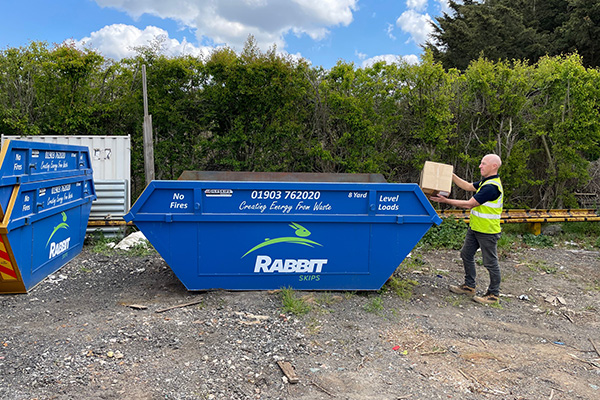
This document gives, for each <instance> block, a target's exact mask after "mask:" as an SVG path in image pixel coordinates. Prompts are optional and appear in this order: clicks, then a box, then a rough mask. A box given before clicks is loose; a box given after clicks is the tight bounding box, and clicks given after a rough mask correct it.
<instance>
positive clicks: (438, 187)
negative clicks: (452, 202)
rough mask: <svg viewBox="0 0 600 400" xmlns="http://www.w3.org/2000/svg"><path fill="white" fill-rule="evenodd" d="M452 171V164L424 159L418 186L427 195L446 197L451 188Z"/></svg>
mask: <svg viewBox="0 0 600 400" xmlns="http://www.w3.org/2000/svg"><path fill="white" fill-rule="evenodd" d="M453 171H454V167H452V165H448V164H440V163H436V162H432V161H425V165H424V166H423V170H422V171H421V181H420V183H419V186H420V187H421V189H422V190H423V192H424V193H425V194H426V195H428V196H437V195H440V196H444V197H448V196H449V195H450V190H451V189H452V173H453Z"/></svg>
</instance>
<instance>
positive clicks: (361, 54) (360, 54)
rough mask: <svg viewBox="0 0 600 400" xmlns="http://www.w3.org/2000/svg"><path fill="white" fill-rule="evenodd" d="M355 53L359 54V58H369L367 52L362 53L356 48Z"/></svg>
mask: <svg viewBox="0 0 600 400" xmlns="http://www.w3.org/2000/svg"><path fill="white" fill-rule="evenodd" d="M354 55H355V56H357V57H358V59H359V60H364V59H365V58H367V55H366V54H365V53H361V52H360V51H358V50H354Z"/></svg>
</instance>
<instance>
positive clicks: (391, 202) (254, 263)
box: [125, 181, 441, 290]
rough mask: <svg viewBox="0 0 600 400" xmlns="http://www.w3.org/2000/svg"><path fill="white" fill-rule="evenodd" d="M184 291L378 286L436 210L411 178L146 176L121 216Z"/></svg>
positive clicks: (433, 218)
mask: <svg viewBox="0 0 600 400" xmlns="http://www.w3.org/2000/svg"><path fill="white" fill-rule="evenodd" d="M125 220H126V221H128V222H129V221H133V222H134V223H135V225H136V226H137V227H138V228H139V229H140V230H141V231H142V232H143V233H144V235H145V236H146V237H147V238H148V240H149V241H150V242H151V243H152V245H153V246H154V247H155V248H156V250H157V251H158V252H159V253H160V254H161V256H162V257H163V258H164V260H165V261H166V262H167V264H169V266H170V267H171V269H172V270H173V271H174V273H175V274H176V275H177V277H178V278H179V279H180V280H181V282H182V283H183V284H184V285H185V286H186V288H187V289H188V290H208V289H217V288H221V289H228V290H265V289H278V288H282V287H291V288H294V289H297V290H378V289H380V288H381V286H382V285H383V284H384V283H385V282H386V280H387V279H388V278H389V277H390V276H391V275H392V273H393V272H394V271H395V270H396V268H397V267H398V265H399V264H400V263H401V262H402V261H403V260H404V258H405V257H406V256H407V255H408V253H409V252H410V251H411V250H412V249H413V247H414V246H415V245H416V244H417V243H418V241H419V240H420V239H421V238H422V237H423V235H424V234H425V233H426V232H427V230H428V229H429V228H430V227H431V226H432V225H433V224H438V225H439V224H440V223H441V219H440V218H439V217H438V215H437V213H436V212H435V210H434V209H433V207H432V206H431V204H430V203H429V201H428V200H427V198H426V197H425V195H424V194H423V192H422V191H421V189H420V188H419V187H418V185H416V184H392V183H330V182H326V183H325V182H266V181H262V182H242V181H225V182H223V181H152V182H151V183H150V184H149V185H148V187H147V188H146V189H145V191H144V192H143V193H142V195H141V196H140V198H139V199H138V201H137V202H136V203H135V204H134V206H133V207H132V209H131V211H130V212H129V213H128V214H127V215H126V216H125Z"/></svg>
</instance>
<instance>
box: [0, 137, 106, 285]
mask: <svg viewBox="0 0 600 400" xmlns="http://www.w3.org/2000/svg"><path fill="white" fill-rule="evenodd" d="M0 162H1V164H0V217H1V222H0V293H26V292H27V291H29V290H30V289H31V288H33V287H34V286H35V285H37V284H38V283H40V282H41V281H42V280H44V279H45V278H46V277H47V276H48V275H50V274H52V273H54V272H56V271H57V270H58V269H60V268H61V267H62V266H63V265H65V264H66V263H67V262H68V261H70V260H71V259H73V258H74V257H75V256H76V255H77V254H79V252H80V251H81V249H82V247H83V241H84V239H85V231H86V227H87V222H88V218H89V215H90V209H91V206H92V201H93V200H95V199H96V195H95V192H94V182H93V173H92V169H91V164H90V156H89V150H88V148H87V147H84V146H72V145H62V144H50V143H36V142H28V141H16V140H13V141H7V142H5V145H4V146H3V147H2V151H1V153H0Z"/></svg>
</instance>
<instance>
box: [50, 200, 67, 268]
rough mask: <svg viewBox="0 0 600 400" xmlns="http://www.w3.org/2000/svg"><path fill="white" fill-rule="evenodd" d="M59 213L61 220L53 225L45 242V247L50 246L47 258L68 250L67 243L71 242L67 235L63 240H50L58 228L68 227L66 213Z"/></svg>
mask: <svg viewBox="0 0 600 400" xmlns="http://www.w3.org/2000/svg"><path fill="white" fill-rule="evenodd" d="M61 215H62V221H63V222H61V223H60V224H58V225H56V226H55V227H54V230H53V231H52V234H51V235H50V237H49V238H48V241H47V242H46V248H47V247H48V246H50V253H49V254H48V259H51V258H53V257H56V256H57V255H59V254H62V253H64V252H65V251H67V250H69V244H70V242H71V238H70V237H68V238H66V239H65V240H62V241H60V242H50V241H51V240H52V237H53V236H54V234H55V233H56V232H58V231H59V230H60V229H69V225H68V224H67V214H65V213H64V211H63V212H62V213H61Z"/></svg>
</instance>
